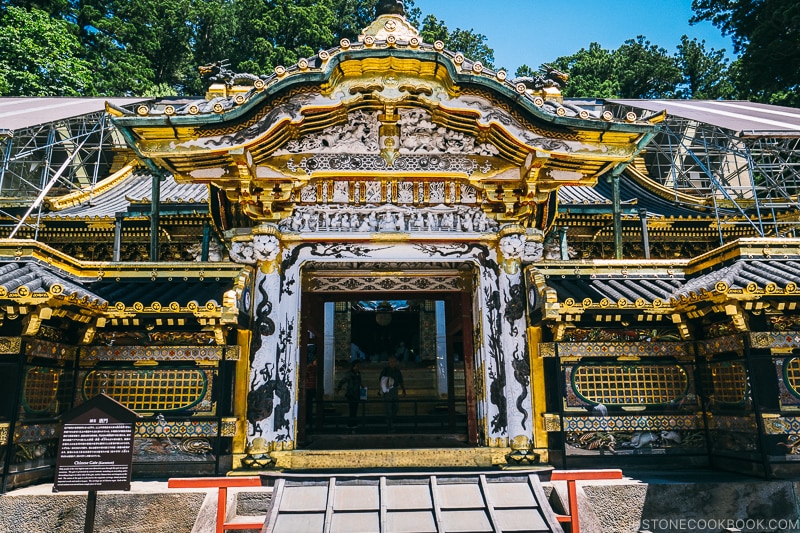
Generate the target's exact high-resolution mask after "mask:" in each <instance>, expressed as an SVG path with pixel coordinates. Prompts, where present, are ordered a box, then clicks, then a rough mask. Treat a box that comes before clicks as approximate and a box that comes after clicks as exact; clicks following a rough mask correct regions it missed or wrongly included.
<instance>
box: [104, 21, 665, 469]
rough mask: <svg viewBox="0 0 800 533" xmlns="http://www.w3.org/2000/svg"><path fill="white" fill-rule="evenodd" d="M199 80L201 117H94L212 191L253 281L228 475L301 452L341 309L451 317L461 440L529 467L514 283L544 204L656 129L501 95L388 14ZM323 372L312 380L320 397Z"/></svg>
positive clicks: (146, 111)
mask: <svg viewBox="0 0 800 533" xmlns="http://www.w3.org/2000/svg"><path fill="white" fill-rule="evenodd" d="M388 11H392V10H388ZM207 74H208V76H209V77H210V80H211V81H212V82H213V83H212V85H211V86H210V89H209V94H208V97H207V98H206V99H204V100H201V101H184V102H180V103H176V104H174V105H169V104H168V103H164V102H162V103H160V104H158V105H156V106H152V107H142V108H140V109H138V110H137V114H130V113H129V112H123V110H117V109H109V111H110V112H111V113H112V114H113V115H115V118H114V120H115V123H116V124H117V126H118V127H119V128H120V130H121V131H122V132H123V134H124V135H125V136H126V137H127V139H128V141H129V143H130V144H131V145H132V146H134V147H135V148H136V150H137V151H138V152H139V155H140V156H141V157H142V158H143V160H144V161H146V162H147V163H148V164H149V165H151V167H152V170H154V171H156V172H161V173H172V174H173V175H174V177H175V179H176V180H177V181H179V182H193V183H207V184H209V185H210V190H211V194H210V197H211V199H210V202H211V207H212V212H213V217H214V223H215V224H216V226H217V229H218V230H219V232H220V233H221V234H224V235H225V236H226V238H227V239H228V240H229V248H230V249H231V257H232V258H233V259H234V260H235V261H237V262H240V263H243V264H247V265H252V266H253V267H254V270H253V272H254V275H253V276H252V280H251V282H250V285H249V288H248V290H247V292H246V294H245V298H244V301H243V303H242V305H243V307H244V309H245V310H246V311H247V313H248V314H249V315H250V316H251V317H252V325H251V327H250V328H242V329H243V331H244V330H248V331H249V333H248V332H247V331H244V332H243V333H242V334H241V335H243V336H244V337H243V342H244V343H248V342H249V365H247V367H246V368H244V367H243V368H242V369H240V370H239V371H237V372H238V373H237V381H236V387H235V388H236V391H235V394H236V405H237V409H238V410H240V411H244V410H246V431H241V432H240V434H242V438H238V439H237V440H236V441H235V442H234V456H235V459H234V467H247V466H264V465H263V464H262V463H260V462H259V461H261V460H267V459H264V458H268V459H269V458H271V459H270V460H275V458H276V457H277V458H278V462H279V464H280V462H281V461H284V460H286V461H288V459H285V457H287V456H288V455H291V452H292V451H293V450H296V449H298V448H299V447H301V444H302V442H301V441H302V439H301V437H303V436H304V434H305V431H306V427H305V425H304V424H305V423H308V422H310V421H309V420H306V418H307V417H309V416H316V415H313V414H307V413H306V409H305V408H304V406H305V403H304V402H306V401H309V400H307V399H306V398H305V397H304V383H306V382H307V380H308V378H309V376H308V372H309V371H308V370H307V369H308V368H309V365H310V360H311V358H312V357H311V355H310V354H309V352H310V349H309V345H310V344H315V348H316V353H315V354H314V355H315V357H316V359H317V360H319V361H323V360H325V357H327V356H325V354H323V352H324V351H325V350H323V345H324V346H326V347H327V348H326V349H328V351H330V349H331V346H334V345H335V343H336V342H342V341H341V339H335V340H333V341H330V339H329V342H328V343H327V344H325V343H324V342H323V339H322V338H324V337H325V336H330V335H331V332H330V325H331V324H333V314H331V311H330V310H331V308H332V306H333V307H335V306H336V305H339V302H353V301H355V300H362V301H384V300H421V301H430V302H444V301H447V302H457V303H453V304H452V305H451V304H447V305H450V306H451V308H452V309H455V310H456V311H457V315H458V316H457V317H453V316H450V317H447V316H446V314H445V315H440V316H445V318H446V320H447V321H448V325H447V328H455V329H456V330H457V331H458V332H459V335H460V341H459V350H460V351H463V353H460V354H458V356H459V360H461V361H463V363H464V370H463V380H464V384H463V387H464V393H463V394H464V396H465V403H464V406H463V409H462V410H464V412H465V413H466V415H467V420H466V433H467V435H466V442H467V443H468V444H470V445H471V447H472V448H473V449H484V450H486V451H489V452H491V453H494V454H495V455H492V456H491V457H493V459H492V460H493V461H494V460H498V461H505V458H504V457H505V455H507V454H513V453H516V454H518V455H519V456H521V457H523V456H525V455H526V454H532V453H538V454H544V458H546V453H547V433H546V431H545V428H544V425H543V424H544V421H543V416H542V415H543V412H544V389H543V387H544V384H543V375H542V367H541V364H539V363H536V362H534V363H532V361H531V357H530V353H529V349H528V344H529V340H528V334H529V332H528V326H529V324H528V319H527V310H528V309H529V306H533V307H538V306H541V305H547V303H546V302H540V301H537V298H536V296H535V295H536V294H537V292H536V291H535V290H533V289H531V290H529V288H528V287H527V286H526V281H525V279H524V277H523V276H522V269H523V266H524V265H525V264H528V263H531V262H535V261H538V260H539V259H541V257H542V251H543V250H542V249H543V237H544V235H545V234H546V232H547V231H548V230H549V229H550V226H551V224H552V221H553V219H554V216H555V209H556V201H557V194H558V189H559V187H561V186H563V185H592V184H594V183H595V182H596V181H597V180H598V179H600V178H601V177H604V176H611V175H612V174H615V173H616V174H619V173H620V172H621V171H622V169H623V168H624V167H625V166H626V165H627V164H628V163H629V162H630V161H631V160H632V159H633V158H634V157H635V156H636V154H637V153H638V152H639V150H640V149H641V148H642V147H643V145H644V144H645V143H646V142H647V141H648V140H649V138H650V136H652V134H653V132H654V126H653V124H652V121H653V120H655V119H651V121H649V122H648V121H639V120H637V117H636V116H635V115H633V114H632V113H629V114H628V116H625V117H614V116H613V115H612V114H611V113H610V112H605V113H603V114H600V113H597V114H594V113H592V112H589V111H587V110H585V109H580V108H577V107H575V106H572V105H570V104H567V103H563V102H562V100H561V97H560V92H559V84H560V83H562V82H563V81H564V79H563V75H561V74H560V73H558V72H555V71H554V72H551V73H549V74H546V75H541V76H537V77H535V78H525V79H519V80H514V81H511V80H509V79H507V76H506V73H505V72H502V71H499V72H493V71H491V70H489V69H488V68H486V67H484V66H483V65H482V64H481V63H479V62H474V61H471V60H470V59H469V58H466V57H464V56H463V55H462V54H461V53H456V52H451V51H448V50H445V49H444V46H443V45H442V43H441V42H436V43H424V42H422V40H421V38H420V36H419V34H418V32H417V30H416V29H414V28H413V27H411V26H410V25H409V23H408V22H407V21H406V19H405V18H404V16H403V15H402V14H401V13H392V12H383V13H380V14H379V16H378V17H377V19H376V20H375V21H374V22H373V23H372V24H371V25H370V26H369V27H367V28H366V29H365V30H364V31H363V32H362V34H361V35H360V36H359V38H358V41H357V42H350V41H348V40H346V39H344V40H342V41H341V43H340V44H339V46H337V47H335V48H332V49H329V50H323V51H320V52H319V53H318V54H317V55H315V56H313V57H309V58H305V59H301V60H300V61H299V62H298V63H297V64H296V65H293V66H290V67H277V68H276V69H275V72H274V73H273V74H271V75H269V76H264V77H256V76H252V75H245V74H236V73H233V72H230V71H228V70H226V69H225V67H224V66H223V65H216V66H212V67H209V68H208V69H207ZM451 315H452V313H451ZM329 319H330V320H329ZM450 319H452V321H453V322H454V323H455V324H456V325H455V326H452V325H451V324H450V322H451V320H450ZM327 321H329V322H330V323H329V324H328V327H327V328H326V325H325V323H326V322H327ZM375 327H379V326H375ZM309 332H311V333H309ZM314 332H316V334H314ZM352 335H355V333H352ZM442 335H446V331H445V333H442ZM248 336H249V338H248ZM309 338H311V339H312V340H311V341H310V340H309ZM349 340H350V339H347V340H345V341H344V342H345V343H348V346H349V342H348V341H349ZM537 342H538V341H537ZM393 348H394V347H393V346H392V347H391V349H393ZM448 350H449V348H448V347H444V348H442V347H441V346H440V347H439V348H435V349H433V352H434V353H432V354H431V355H432V356H434V355H435V358H436V359H437V360H439V359H442V358H447V357H451V356H450V355H448V354H447V353H446V352H447V351H448ZM366 357H367V360H369V357H370V354H367V356H366ZM348 359H349V358H348ZM450 360H452V357H451V359H450ZM377 361H378V362H381V361H383V359H382V358H381V357H379V358H378V359H377ZM328 362H329V363H330V358H329V360H328ZM328 370H330V369H328ZM328 370H326V371H325V372H322V371H320V373H319V374H317V376H319V377H320V379H321V380H322V381H326V383H327V384H326V385H325V386H326V387H327V389H325V390H326V391H327V392H330V391H329V389H330V388H331V387H332V377H331V375H330V372H328ZM338 371H341V370H338ZM407 374H410V371H407ZM364 385H367V386H368V387H369V388H370V389H373V388H374V387H376V383H375V382H372V381H369V382H366V380H365V383H364ZM317 387H318V388H319V389H320V390H322V389H323V384H322V383H318V384H317ZM323 396H324V392H320V393H318V397H320V398H321V397H323ZM284 452H289V453H288V455H287V454H286V453H284ZM465 453H466V452H465ZM281 458H284V459H281ZM287 464H288V463H287Z"/></svg>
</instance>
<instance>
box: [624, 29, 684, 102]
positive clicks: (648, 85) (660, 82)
mask: <svg viewBox="0 0 800 533" xmlns="http://www.w3.org/2000/svg"><path fill="white" fill-rule="evenodd" d="M614 69H615V71H616V73H617V79H618V80H619V96H620V97H621V98H671V97H673V96H675V91H676V88H677V86H678V84H679V83H680V82H681V80H682V75H681V70H680V67H678V61H677V60H676V59H675V57H674V56H670V55H669V53H668V52H667V50H666V49H664V48H662V47H660V46H657V45H654V44H652V43H651V42H650V41H648V40H647V39H646V38H645V37H644V36H642V35H639V36H638V37H636V39H629V40H627V41H625V43H624V44H623V45H622V46H620V47H619V48H617V50H616V51H615V52H614Z"/></svg>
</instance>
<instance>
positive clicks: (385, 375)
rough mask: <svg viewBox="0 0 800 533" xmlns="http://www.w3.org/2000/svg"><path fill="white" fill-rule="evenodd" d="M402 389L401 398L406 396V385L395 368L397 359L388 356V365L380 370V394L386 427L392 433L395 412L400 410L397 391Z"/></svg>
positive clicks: (400, 373)
mask: <svg viewBox="0 0 800 533" xmlns="http://www.w3.org/2000/svg"><path fill="white" fill-rule="evenodd" d="M398 389H403V396H405V395H406V385H405V383H404V382H403V373H402V372H401V371H400V369H399V368H398V367H397V357H395V356H393V355H392V356H390V357H389V364H388V366H385V367H384V368H383V370H381V388H380V390H381V393H382V394H383V407H384V409H385V411H386V426H387V429H388V430H389V431H390V432H391V431H394V421H395V418H396V417H397V411H398V410H399V409H400V399H399V398H398V395H397V390H398Z"/></svg>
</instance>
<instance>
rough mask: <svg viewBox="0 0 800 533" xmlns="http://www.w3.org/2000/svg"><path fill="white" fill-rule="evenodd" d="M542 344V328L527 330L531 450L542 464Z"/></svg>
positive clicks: (544, 436)
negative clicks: (531, 428)
mask: <svg viewBox="0 0 800 533" xmlns="http://www.w3.org/2000/svg"><path fill="white" fill-rule="evenodd" d="M540 342H542V328H541V327H539V326H533V327H529V328H528V354H529V355H530V362H531V403H532V410H533V448H534V451H535V452H536V453H538V454H539V457H540V460H541V461H542V462H547V461H548V458H547V449H548V442H547V431H546V430H545V426H544V413H545V412H546V411H547V404H546V396H545V376H544V358H542V356H541V354H540V353H539V343H540Z"/></svg>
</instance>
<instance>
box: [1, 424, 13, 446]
mask: <svg viewBox="0 0 800 533" xmlns="http://www.w3.org/2000/svg"><path fill="white" fill-rule="evenodd" d="M10 429H11V423H9V422H4V423H2V424H0V446H5V445H6V444H8V432H9V430H10Z"/></svg>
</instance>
